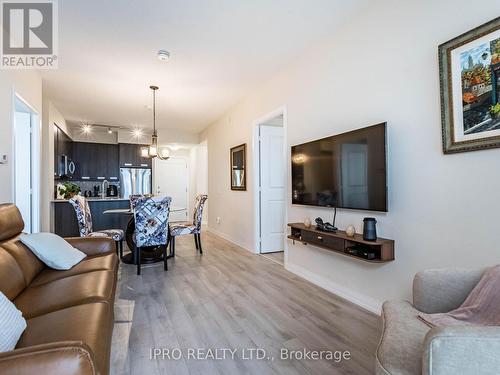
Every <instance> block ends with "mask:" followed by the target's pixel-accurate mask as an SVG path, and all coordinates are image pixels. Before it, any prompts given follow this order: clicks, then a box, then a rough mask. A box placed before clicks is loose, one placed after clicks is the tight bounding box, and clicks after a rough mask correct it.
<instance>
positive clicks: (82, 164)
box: [74, 142, 120, 182]
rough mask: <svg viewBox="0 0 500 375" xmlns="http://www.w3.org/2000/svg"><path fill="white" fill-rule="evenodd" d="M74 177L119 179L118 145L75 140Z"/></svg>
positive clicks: (97, 179) (101, 179)
mask: <svg viewBox="0 0 500 375" xmlns="http://www.w3.org/2000/svg"><path fill="white" fill-rule="evenodd" d="M74 151H75V152H74V153H75V155H74V159H75V162H76V173H75V175H76V176H75V177H76V178H77V179H80V180H89V181H103V180H108V181H110V182H112V181H118V180H119V172H120V171H119V169H120V168H119V165H118V145H116V144H105V143H90V142H75V146H74Z"/></svg>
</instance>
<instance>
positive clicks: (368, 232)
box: [363, 217, 377, 241]
mask: <svg viewBox="0 0 500 375" xmlns="http://www.w3.org/2000/svg"><path fill="white" fill-rule="evenodd" d="M363 239H364V240H366V241H375V240H376V239H377V220H375V218H374V217H365V218H364V219H363Z"/></svg>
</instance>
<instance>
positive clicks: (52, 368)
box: [0, 341, 97, 375]
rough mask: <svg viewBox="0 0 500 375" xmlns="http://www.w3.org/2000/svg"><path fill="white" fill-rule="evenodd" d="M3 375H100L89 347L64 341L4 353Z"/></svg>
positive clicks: (1, 359) (1, 357)
mask: <svg viewBox="0 0 500 375" xmlns="http://www.w3.org/2000/svg"><path fill="white" fill-rule="evenodd" d="M0 374H2V375H24V374H52V375H96V374H97V370H96V367H95V361H94V357H93V354H92V352H91V351H90V349H89V348H88V347H87V346H86V345H85V344H83V343H82V342H78V341H61V342H54V343H50V344H42V345H34V346H30V347H26V348H21V349H15V350H13V351H10V352H4V353H0Z"/></svg>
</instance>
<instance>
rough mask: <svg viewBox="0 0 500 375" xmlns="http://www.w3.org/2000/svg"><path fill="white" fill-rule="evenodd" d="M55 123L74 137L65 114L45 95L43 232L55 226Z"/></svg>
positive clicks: (42, 186)
mask: <svg viewBox="0 0 500 375" xmlns="http://www.w3.org/2000/svg"><path fill="white" fill-rule="evenodd" d="M54 124H56V125H57V126H58V127H59V128H60V129H61V130H62V131H64V132H65V133H66V134H67V135H68V136H70V137H72V133H71V128H70V127H69V126H68V124H67V123H66V120H65V119H64V117H63V115H62V114H61V113H60V112H59V111H58V110H57V108H56V107H55V106H54V104H53V103H52V102H51V101H50V100H48V99H47V97H46V96H45V95H44V98H43V116H42V168H41V173H42V179H41V199H40V204H41V206H42V210H41V215H42V228H41V230H42V231H43V232H48V231H51V228H53V221H54V218H53V213H52V212H51V207H50V205H51V203H50V201H51V200H52V199H54V172H55V171H54Z"/></svg>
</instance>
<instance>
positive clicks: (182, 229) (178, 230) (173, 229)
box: [169, 194, 208, 256]
mask: <svg viewBox="0 0 500 375" xmlns="http://www.w3.org/2000/svg"><path fill="white" fill-rule="evenodd" d="M207 199H208V195H206V194H199V195H198V196H197V197H196V202H195V205H194V214H193V222H192V223H172V224H170V226H169V227H170V252H171V253H172V256H175V237H177V236H182V235H184V234H192V235H193V236H194V244H195V246H196V250H199V251H200V254H203V249H202V247H201V235H200V234H201V220H202V218H203V207H204V206H205V201H206V200H207Z"/></svg>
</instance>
